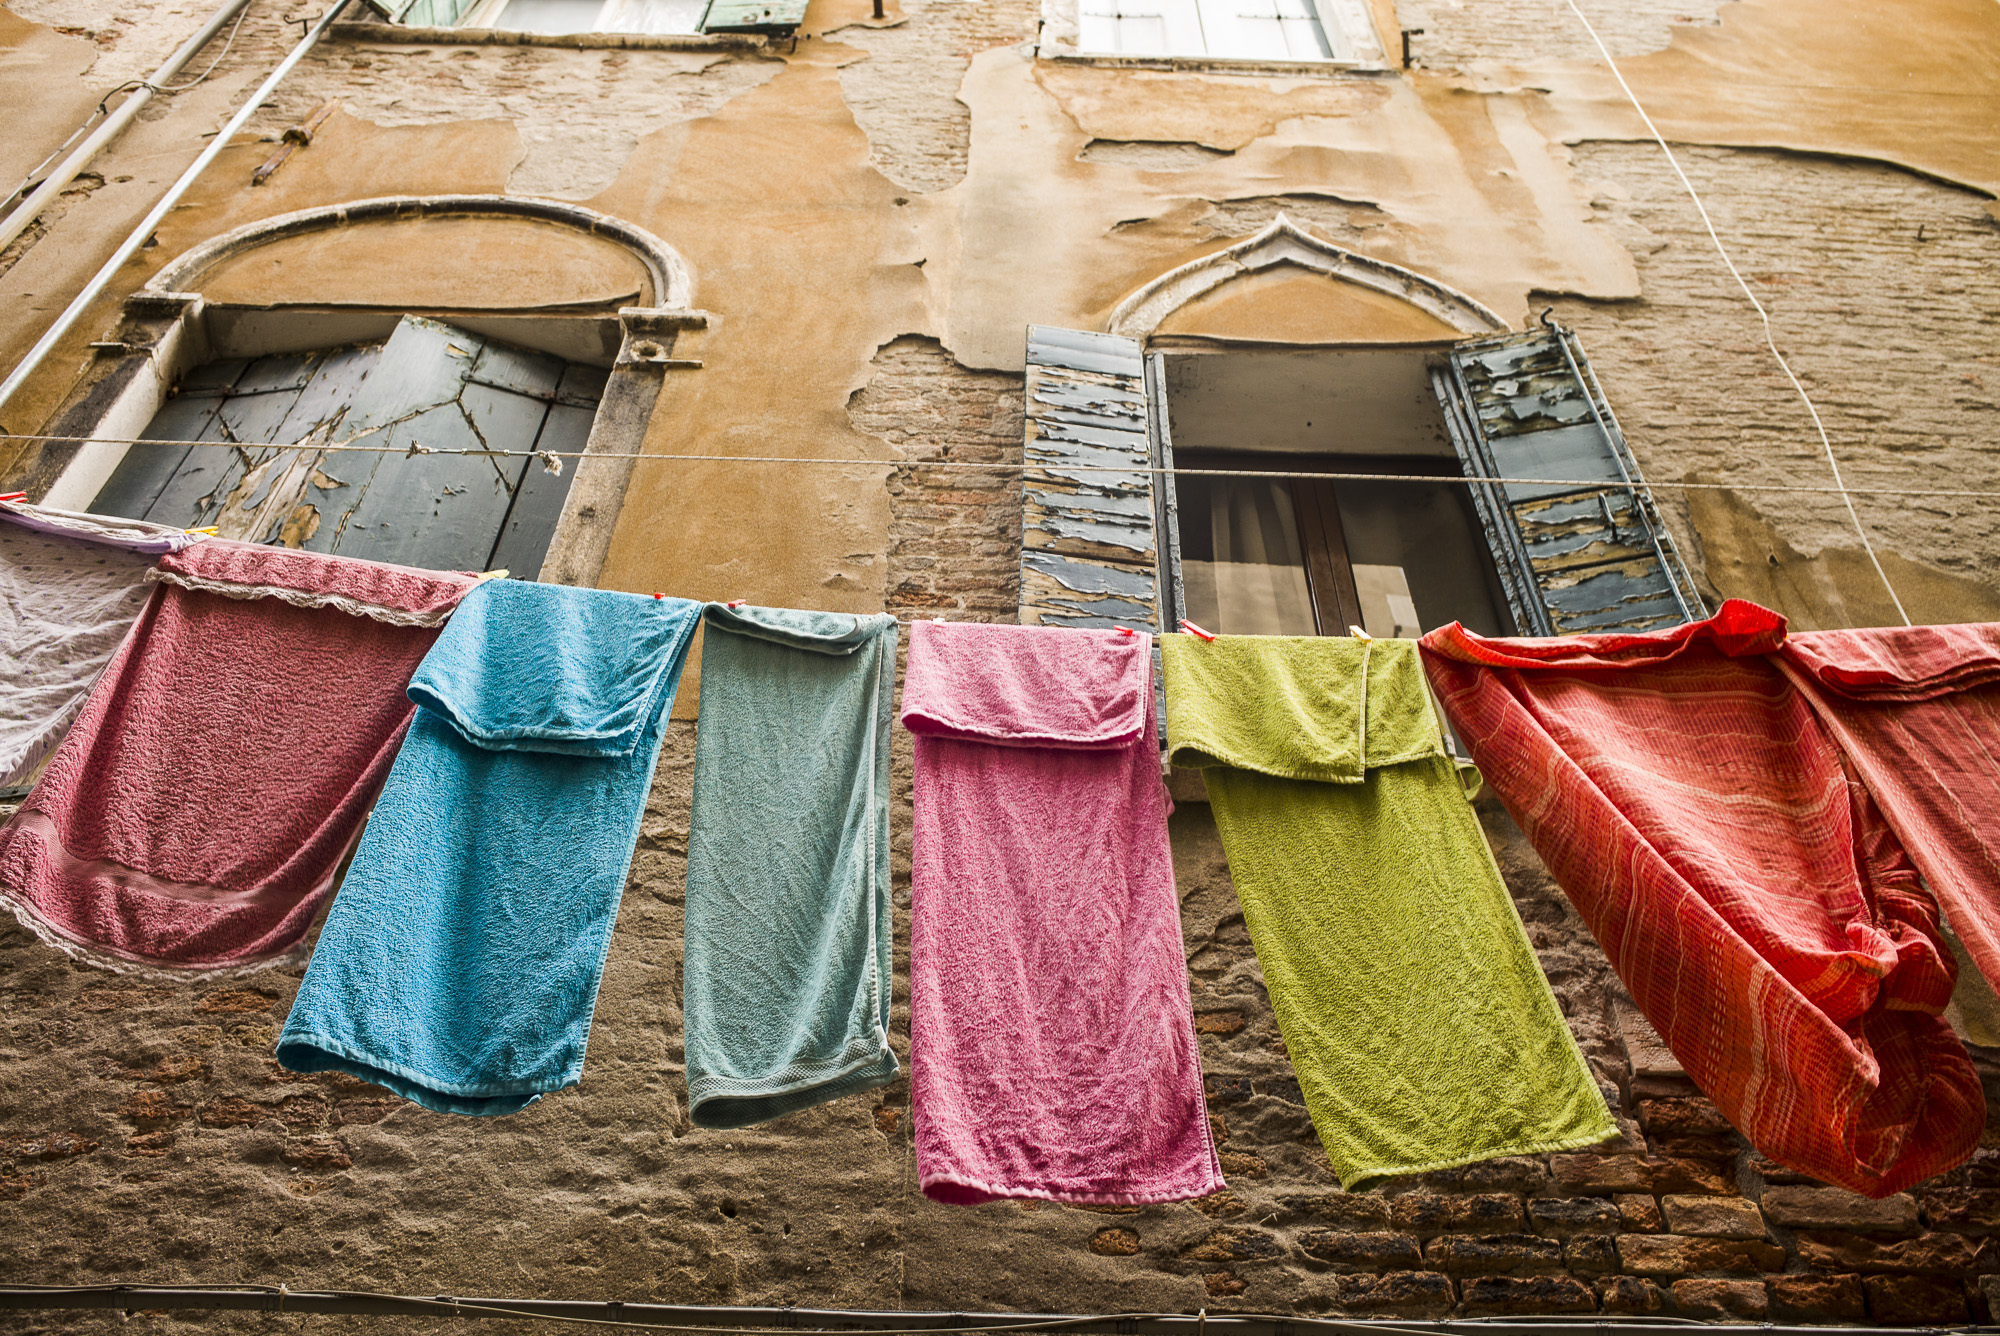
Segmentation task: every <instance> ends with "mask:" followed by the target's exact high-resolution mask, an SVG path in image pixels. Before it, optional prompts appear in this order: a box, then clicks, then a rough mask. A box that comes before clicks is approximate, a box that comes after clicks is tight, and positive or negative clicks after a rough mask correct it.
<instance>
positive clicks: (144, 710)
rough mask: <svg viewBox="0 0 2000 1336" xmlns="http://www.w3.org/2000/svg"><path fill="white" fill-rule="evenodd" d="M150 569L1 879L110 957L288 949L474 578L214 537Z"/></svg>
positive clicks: (231, 967) (13, 893) (217, 959)
mask: <svg viewBox="0 0 2000 1336" xmlns="http://www.w3.org/2000/svg"><path fill="white" fill-rule="evenodd" d="M152 578H153V579H155V580H157V581H159V582H160V586H161V587H160V588H158V589H156V590H154V592H153V595H152V598H151V599H150V600H149V601H148V602H147V604H146V607H145V610H144V611H143V612H142V613H140V615H139V618H138V621H137V622H136V623H135V624H134V625H133V628H132V632H131V634H130V635H129V636H128V637H127V638H126V640H125V643H124V645H123V646H122V647H121V648H120V649H119V651H118V653H117V655H116V656H115V657H114V658H113V659H112V661H111V664H110V666H109V667H108V668H106V669H105V672H104V676H103V679H102V680H101V681H100V682H99V683H98V686H97V689H96V690H95V691H94V692H93V693H92V694H91V697H90V700H89V702H88V703H87V704H86V705H85V706H84V708H83V711H82V713H81V714H80V715H79V716H78V718H77V721H76V724H75V726H74V727H73V728H72V729H71V730H70V734H69V736H68V738H67V739H65V740H64V742H63V744H62V746H61V747H60V748H58V749H57V751H56V754H55V755H54V756H53V757H52V758H51V759H50V761H49V764H48V768H47V770H46V771H45V772H44V774H43V777H42V781H41V783H40V784H39V785H37V787H36V788H35V790H34V792H33V793H31V794H30V795H29V796H28V800H27V802H26V803H24V804H23V805H22V807H21V810H20V812H19V813H18V814H17V815H16V816H15V818H14V819H13V820H12V821H11V822H9V823H8V824H7V825H6V826H5V827H4V828H0V898H4V899H5V901H6V902H7V903H8V904H9V905H10V906H11V907H12V908H13V909H14V911H15V913H16V916H17V917H19V918H20V919H21V921H22V922H23V923H25V924H26V925H27V926H28V927H30V928H31V929H33V930H34V931H35V932H36V933H37V934H38V935H39V936H41V937H42V939H43V940H45V941H47V942H48V943H50V944H51V945H53V946H56V947H58V948H59V949H61V950H64V951H67V952H69V953H70V954H72V955H75V956H78V957H80V958H82V959H86V960H90V961H92V962H93V963H96V964H99V965H103V966H105V967H107V968H110V969H153V970H159V971H162V972H168V973H192V974H200V973H209V972H215V973H226V972H244V971H248V970H252V969H259V968H266V967H269V966H271V965H274V964H278V963H281V962H283V961H285V960H288V959H291V958H292V957H293V955H294V954H295V952H296V950H297V948H298V946H299V943H300V940H301V939H302V938H303V937H304V936H305V933H306V930H307V929H308V928H309V927H310V926H311V924H312V920H313V917H314V915H315V914H317V913H318V911H319V908H320V904H321V902H322V901H323V900H324V899H325V897H326V894H327V892H328V891H329V890H330V889H331V888H332V885H333V879H334V874H335V873H336V871H337V870H338V869H339V866H340V861H341V859H342V857H343V856H344V855H345V854H346V852H347V849H348V847H349V846H350V845H351V844H352V843H353V841H354V837H355V835H356V833H357V832H358V831H359V830H360V827H361V822H362V820H363V818H364V817H365V816H366V815H367V811H368V804H369V801H370V800H371V799H372V797H373V796H374V793H375V790H376V788H377V787H378V786H379V785H380V784H381V782H382V778H383V776H384V775H385V774H387V773H388V769H389V763H390V761H391V760H392V759H394V756H395V753H396V745H397V743H398V742H399V741H400V740H401V738H402V736H403V730H404V728H405V727H406V726H407V724H408V723H409V719H410V713H411V710H412V708H413V707H412V706H411V704H410V702H409V701H408V700H407V699H406V698H405V697H404V695H403V688H404V686H405V685H407V684H408V682H409V680H410V674H411V673H412V672H414V671H415V669H416V666H417V664H418V663H419V661H421V660H422V658H423V657H424V654H425V652H426V651H427V650H428V649H429V648H430V646H431V642H432V641H433V640H435V639H436V638H437V631H436V629H435V628H436V627H437V626H438V625H439V624H440V623H441V622H442V621H443V620H444V618H445V617H446V616H447V615H448V614H449V613H450V610H451V608H452V607H453V606H454V605H455V604H456V603H457V601H458V598H459V596H460V595H462V594H463V593H464V592H465V591H466V590H467V589H469V588H471V586H472V584H473V580H472V578H471V577H469V576H460V575H446V574H439V573H436V572H429V571H415V570H407V569H404V568H401V567H395V566H383V565H380V564H378V563H376V562H367V561H355V560H352V559H350V558H346V557H329V556H320V555H318V554H314V553H304V552H290V551H286V550H284V549H273V548H266V547H258V546H255V545H252V544H246V543H233V542H225V541H222V540H219V539H211V540H210V541H208V542H205V543H198V544H196V545H195V546H193V547H190V548H188V549H186V550H185V551H181V552H176V553H171V554H169V555H167V556H165V557H163V558H162V559H161V561H160V564H159V566H158V567H157V568H155V570H154V572H153V573H152Z"/></svg>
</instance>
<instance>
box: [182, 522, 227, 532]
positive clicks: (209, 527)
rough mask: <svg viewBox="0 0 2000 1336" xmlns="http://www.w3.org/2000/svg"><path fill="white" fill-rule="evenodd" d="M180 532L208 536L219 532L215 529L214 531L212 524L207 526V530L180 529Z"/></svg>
mask: <svg viewBox="0 0 2000 1336" xmlns="http://www.w3.org/2000/svg"><path fill="white" fill-rule="evenodd" d="M181 532H182V533H208V534H212V533H217V532H219V530H217V529H216V527H215V526H214V525H213V524H211V525H209V526H208V527H207V528H205V529H182V530H181Z"/></svg>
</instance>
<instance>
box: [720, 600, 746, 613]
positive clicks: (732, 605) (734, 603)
mask: <svg viewBox="0 0 2000 1336" xmlns="http://www.w3.org/2000/svg"><path fill="white" fill-rule="evenodd" d="M749 601H750V600H748V599H743V598H732V599H730V600H729V602H727V603H725V604H723V605H722V606H724V607H725V608H728V609H729V610H730V611H731V612H734V611H736V610H737V609H738V608H740V607H742V606H743V605H744V604H745V603H747V602H749Z"/></svg>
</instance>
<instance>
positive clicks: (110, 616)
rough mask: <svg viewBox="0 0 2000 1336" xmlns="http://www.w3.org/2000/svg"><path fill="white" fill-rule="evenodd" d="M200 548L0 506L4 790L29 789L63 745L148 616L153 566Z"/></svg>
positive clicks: (73, 517)
mask: <svg viewBox="0 0 2000 1336" xmlns="http://www.w3.org/2000/svg"><path fill="white" fill-rule="evenodd" d="M200 541H201V539H200V538H199V537H196V536H195V535H192V534H188V533H184V532H182V531H181V530H179V529H168V528H163V527H162V526H160V525H157V524H147V523H145V522H144V521H141V520H120V519H114V518H111V517H108V516H98V515H79V514H76V513H74V512H72V511H67V510H47V509H44V508H42V507H40V506H30V505H23V504H21V503H19V502H13V501H0V785H12V784H20V783H24V782H26V781H27V779H28V778H29V777H30V776H31V775H33V774H34V772H35V770H36V768H37V767H39V766H40V765H41V762H42V760H43V758H44V757H46V756H47V755H48V754H49V753H50V752H51V751H53V750H54V749H55V745H56V743H58V742H60V741H61V740H62V735H63V730H65V729H66V728H68V727H69V722H70V720H72V719H74V718H75V717H76V712H77V711H78V710H80V709H82V708H83V702H84V698H85V697H87V696H88V695H89V694H90V687H91V684H92V683H93V682H95V681H96V680H97V678H98V675H99V674H100V673H102V672H103V671H104V668H105V665H106V664H109V663H110V662H111V656H112V654H114V653H115V652H117V649H118V646H119V644H120V643H121V642H122V641H123V640H124V639H125V633H126V632H127V631H129V630H131V629H132V622H133V621H134V619H136V618H137V617H138V615H139V610H140V608H142V607H144V606H145V603H146V595H147V592H148V591H147V588H146V572H147V571H148V570H149V569H151V567H152V565H153V560H154V558H155V557H157V556H158V555H159V554H161V553H163V552H173V551H177V550H178V549H180V548H183V547H188V546H191V545H193V544H195V543H198V542H200Z"/></svg>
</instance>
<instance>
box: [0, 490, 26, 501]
mask: <svg viewBox="0 0 2000 1336" xmlns="http://www.w3.org/2000/svg"><path fill="white" fill-rule="evenodd" d="M27 499H28V494H27V493H26V492H0V501H26V500H27Z"/></svg>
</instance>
